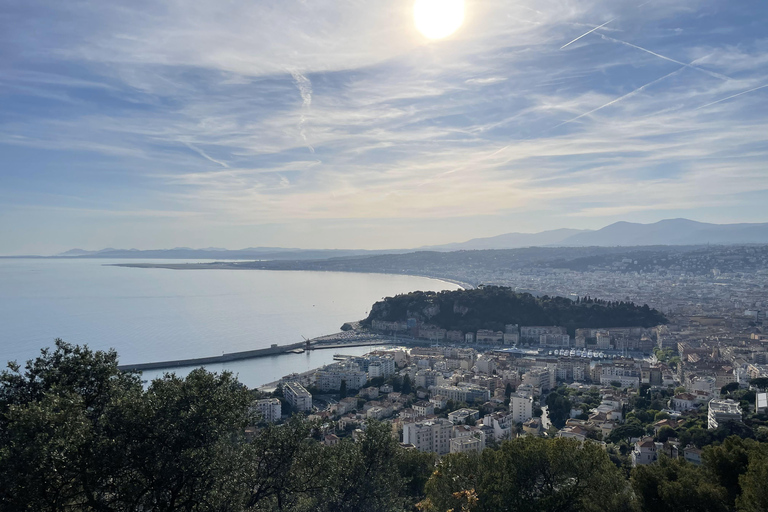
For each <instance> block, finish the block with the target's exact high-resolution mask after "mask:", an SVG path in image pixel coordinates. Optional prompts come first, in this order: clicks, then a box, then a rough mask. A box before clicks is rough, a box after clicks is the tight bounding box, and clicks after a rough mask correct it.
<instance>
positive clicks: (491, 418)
mask: <svg viewBox="0 0 768 512" xmlns="http://www.w3.org/2000/svg"><path fill="white" fill-rule="evenodd" d="M483 425H484V426H486V427H490V428H492V429H493V437H494V439H496V440H498V441H500V440H502V439H511V438H512V430H513V429H514V427H515V421H514V420H513V419H512V415H511V414H504V413H503V412H495V413H493V414H486V415H485V417H484V418H483Z"/></svg>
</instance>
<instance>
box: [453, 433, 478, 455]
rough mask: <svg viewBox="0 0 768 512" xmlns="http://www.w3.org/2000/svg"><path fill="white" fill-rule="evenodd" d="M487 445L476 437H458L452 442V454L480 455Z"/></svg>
mask: <svg viewBox="0 0 768 512" xmlns="http://www.w3.org/2000/svg"><path fill="white" fill-rule="evenodd" d="M484 444H485V443H483V441H482V440H480V439H479V438H477V437H475V436H463V437H456V438H453V439H451V441H450V448H449V450H450V452H451V453H480V452H482V451H483V448H485V446H484Z"/></svg>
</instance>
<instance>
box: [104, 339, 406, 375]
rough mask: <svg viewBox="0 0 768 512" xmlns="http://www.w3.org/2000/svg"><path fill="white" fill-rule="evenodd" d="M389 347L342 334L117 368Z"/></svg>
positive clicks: (383, 342) (158, 367)
mask: <svg viewBox="0 0 768 512" xmlns="http://www.w3.org/2000/svg"><path fill="white" fill-rule="evenodd" d="M404 341H406V340H398V343H402V342H404ZM386 344H392V339H391V338H390V337H387V336H382V335H377V334H369V333H350V332H342V333H338V335H328V336H322V337H320V338H316V339H313V340H308V341H302V342H299V343H292V344H289V345H276V344H273V345H272V346H271V347H269V348H260V349H255V350H245V351H242V352H230V353H225V354H222V355H220V356H210V357H198V358H194V359H175V360H171V361H156V362H150V363H136V364H124V365H120V366H118V368H119V369H120V370H123V371H138V372H141V371H148V370H165V369H171V368H182V367H190V366H207V365H214V364H221V363H228V362H230V361H241V360H244V359H255V358H258V357H268V356H276V355H281V354H301V353H304V352H306V351H310V350H327V349H339V348H349V347H367V346H376V345H386Z"/></svg>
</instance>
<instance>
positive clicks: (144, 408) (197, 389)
mask: <svg viewBox="0 0 768 512" xmlns="http://www.w3.org/2000/svg"><path fill="white" fill-rule="evenodd" d="M249 402H250V397H249V395H248V392H247V390H245V388H244V387H243V386H242V385H240V384H239V383H238V382H237V381H236V380H235V379H234V378H233V377H232V376H231V375H230V374H223V375H214V374H211V373H208V372H206V371H205V370H195V371H193V372H192V373H191V374H190V375H189V376H188V377H186V378H185V379H181V378H178V377H175V376H165V377H164V378H162V379H158V380H156V381H154V382H153V383H152V384H151V385H150V387H149V389H148V390H147V391H146V392H144V390H143V388H142V385H141V382H140V380H139V378H138V376H137V375H135V374H130V373H124V372H122V371H120V370H119V369H118V367H117V354H116V353H115V352H114V351H110V352H92V351H91V350H89V349H88V348H87V347H78V346H73V345H69V344H67V343H64V342H63V341H61V340H56V348H55V350H53V351H49V350H43V352H42V354H41V356H40V357H38V358H37V359H35V360H32V361H29V362H28V363H27V365H26V367H25V369H24V370H23V371H22V370H21V368H20V367H19V366H18V365H16V364H11V365H10V368H9V370H6V371H4V372H3V373H2V375H0V481H2V483H3V484H2V485H1V486H0V509H2V510H66V509H74V510H139V509H146V510H161V511H162V510H167V511H171V510H221V504H222V503H227V502H232V501H233V500H236V499H237V497H236V494H234V490H235V488H234V487H232V485H231V482H232V481H233V480H232V478H231V476H232V473H233V472H234V471H236V469H237V464H234V465H233V464H232V463H233V462H236V461H237V460H238V457H237V452H238V450H237V446H238V439H239V437H240V436H242V433H243V431H244V427H245V425H246V424H247V419H248V416H247V410H248V409H247V405H248V403H249ZM233 496H234V497H233Z"/></svg>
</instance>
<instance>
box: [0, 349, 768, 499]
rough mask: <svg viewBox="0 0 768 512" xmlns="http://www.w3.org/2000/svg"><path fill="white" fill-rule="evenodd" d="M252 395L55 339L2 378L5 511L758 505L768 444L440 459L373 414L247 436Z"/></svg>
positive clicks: (526, 446) (583, 447) (635, 417)
mask: <svg viewBox="0 0 768 512" xmlns="http://www.w3.org/2000/svg"><path fill="white" fill-rule="evenodd" d="M557 395H558V397H559V398H558V401H561V400H560V399H564V398H566V394H565V391H564V390H558V393H557ZM571 398H575V397H571ZM578 398H579V399H581V400H582V404H583V405H584V406H585V407H588V406H590V405H592V402H593V401H594V400H597V396H593V394H592V393H591V392H588V393H585V394H583V395H580V396H578ZM251 400H252V395H251V393H249V392H248V390H246V389H245V388H244V387H243V386H242V385H241V384H239V383H238V382H237V381H236V380H235V379H234V378H233V377H232V376H231V375H230V374H227V373H224V374H221V375H217V374H213V373H209V372H207V371H205V370H202V369H201V370H196V371H193V372H192V373H190V374H189V375H188V376H187V377H185V378H178V377H176V376H173V375H166V376H164V377H163V378H161V379H157V380H155V381H153V382H152V383H150V384H149V386H147V387H146V388H145V387H144V386H142V383H141V382H140V380H139V378H138V377H137V376H136V375H134V374H130V373H123V372H120V371H119V370H118V369H117V356H116V354H115V353H114V352H108V353H104V352H92V351H90V350H88V349H87V348H82V347H76V346H72V345H68V344H66V343H63V342H61V341H58V342H57V345H56V348H55V350H53V351H44V352H43V354H42V355H41V356H40V357H39V358H37V359H36V360H33V361H30V362H28V363H27V365H26V367H25V368H24V369H22V368H21V367H19V366H18V365H10V368H9V370H7V371H5V372H3V373H2V375H0V483H2V485H0V511H33V510H34V511H54V510H55V511H58V510H71V511H135V510H152V511H155V510H157V511H182V510H183V511H217V512H228V511H233V512H235V511H261V510H264V511H291V512H303V511H310V510H311V511H321V512H322V511H327V512H331V511H342V512H345V511H349V512H353V511H363V512H366V511H369V512H378V511H382V512H390V511H391V512H396V511H397V512H399V511H414V510H417V509H418V510H421V511H423V512H446V511H448V510H453V511H455V512H457V511H459V510H463V511H470V510H472V511H478V512H480V511H494V512H496V511H500V512H503V511H510V512H511V511H515V512H521V511H522V512H525V511H530V512H534V511H536V512H588V511H609V512H610V511H625V510H626V511H635V512H646V511H647V512H652V511H658V510H680V511H697V512H698V511H717V512H719V511H724V512H725V511H733V510H738V511H743V512H757V511H765V510H768V486H766V485H765V481H766V478H768V445H766V444H763V443H760V442H759V441H757V440H754V439H742V438H740V437H736V436H731V437H727V438H724V439H720V440H715V441H714V442H713V444H711V445H709V446H707V447H706V448H705V449H704V451H703V454H702V461H703V464H702V465H701V466H694V465H691V464H688V463H686V462H685V461H684V460H682V459H676V460H668V459H666V458H664V456H663V455H662V456H661V459H660V461H659V462H657V463H655V464H652V465H649V466H643V467H638V468H634V469H631V470H629V469H628V467H627V465H626V463H625V462H626V455H625V454H624V455H622V454H620V453H617V452H616V451H615V446H614V445H609V446H608V449H605V448H604V447H602V446H600V445H599V444H597V443H593V442H591V441H587V442H585V443H584V444H580V443H579V442H577V441H575V440H572V439H562V438H560V439H543V438H532V437H525V438H517V439H514V440H512V441H505V442H502V443H500V444H498V445H497V446H495V448H493V449H486V450H485V451H483V452H482V453H480V454H473V455H466V454H451V455H447V456H444V457H442V458H441V459H439V460H438V459H437V458H436V457H435V456H434V455H432V454H428V453H421V452H417V451H415V450H408V449H404V448H402V447H400V446H399V445H398V442H397V440H396V438H395V437H393V435H392V430H391V427H390V425H388V424H385V423H377V422H373V421H371V422H368V424H367V428H366V430H365V432H364V433H362V434H361V435H360V436H358V437H357V440H352V439H351V438H349V437H347V438H344V439H342V440H341V442H340V443H339V444H337V445H335V446H325V445H324V444H322V443H320V442H318V439H319V438H320V436H321V435H322V433H323V431H324V429H325V428H326V427H328V426H330V425H322V424H319V423H314V422H310V421H307V420H305V419H303V418H302V417H300V416H294V417H293V418H291V419H290V420H289V421H288V422H287V423H285V424H283V425H273V426H268V427H265V428H263V429H262V430H260V431H259V432H257V433H255V434H254V435H253V436H252V437H250V438H249V437H246V435H245V433H246V428H245V427H246V426H247V425H249V424H250V423H251V422H252V420H253V418H252V417H250V413H249V405H250V403H251ZM642 400H645V402H643V401H642ZM658 400H660V397H657V396H655V395H653V394H651V393H649V392H648V391H647V390H646V391H644V394H643V396H638V397H637V399H636V400H635V402H636V403H634V404H633V406H632V407H633V408H632V411H631V412H630V413H628V418H629V419H628V423H627V425H628V426H635V427H637V426H640V428H646V427H645V423H644V420H643V422H641V417H643V416H648V417H651V416H652V414H651V412H650V411H652V409H643V407H653V406H654V405H655V402H656V401H658ZM553 405H554V399H553ZM645 419H647V418H645ZM697 421H698V420H697ZM617 430H618V429H617ZM625 434H626V435H627V436H631V435H634V434H635V432H625ZM616 441H617V442H619V443H625V441H624V440H623V439H617V440H616Z"/></svg>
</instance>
